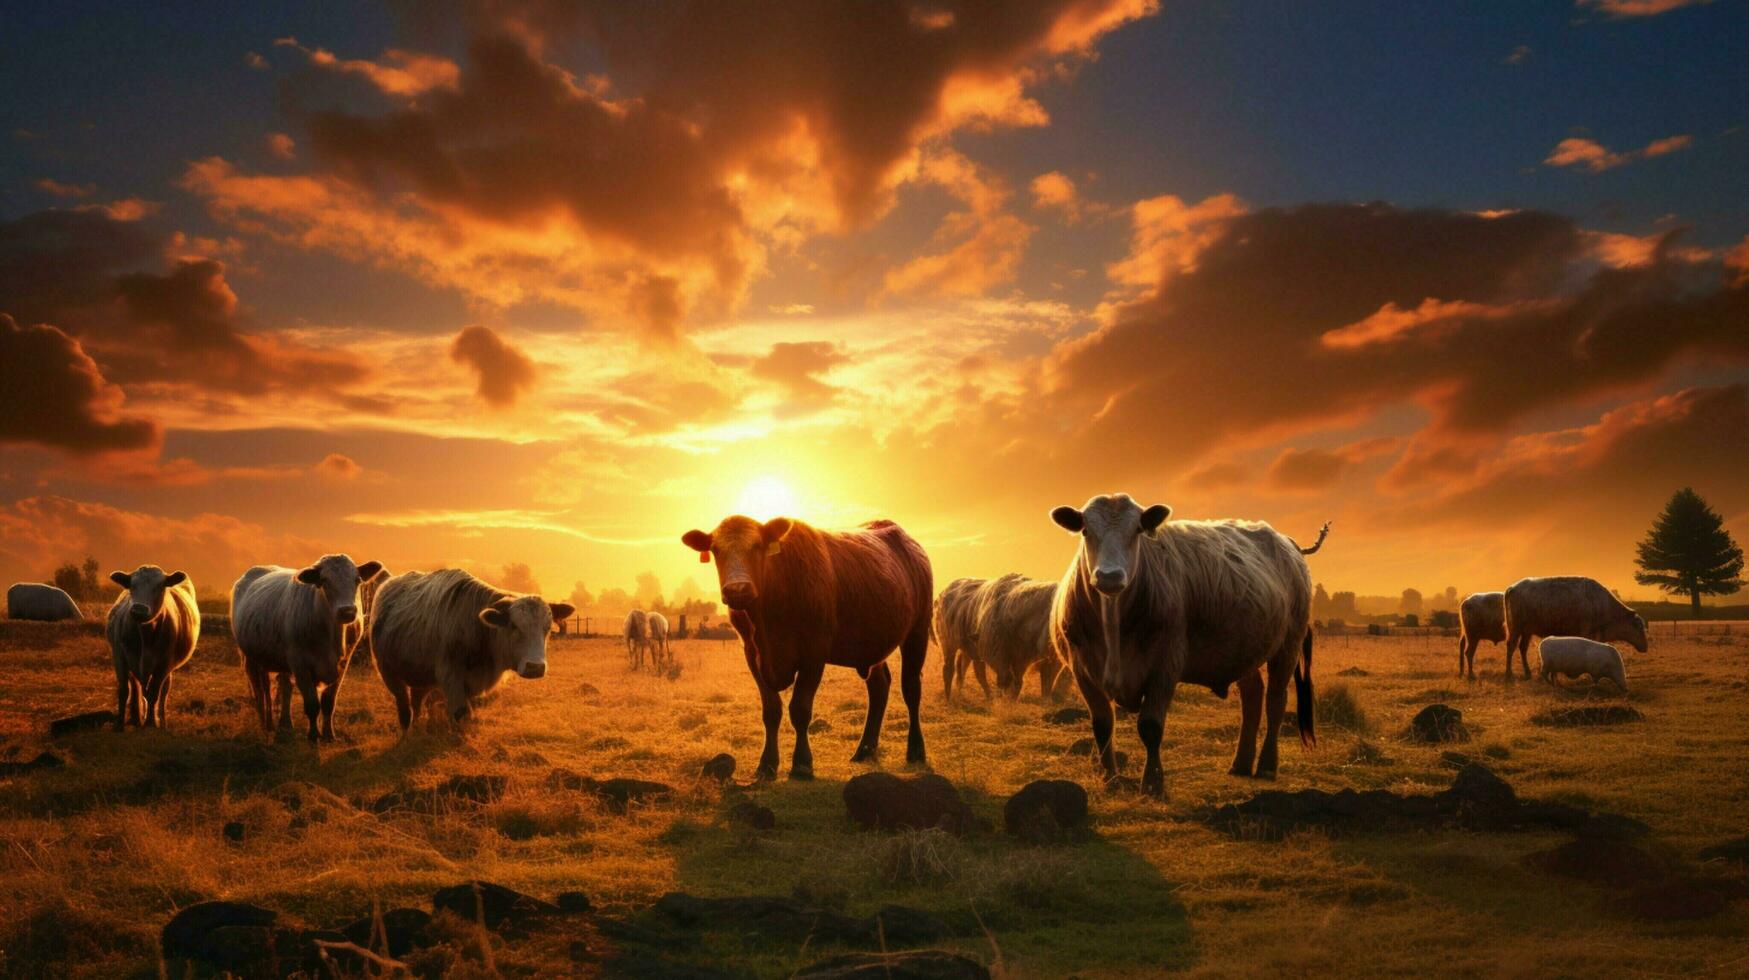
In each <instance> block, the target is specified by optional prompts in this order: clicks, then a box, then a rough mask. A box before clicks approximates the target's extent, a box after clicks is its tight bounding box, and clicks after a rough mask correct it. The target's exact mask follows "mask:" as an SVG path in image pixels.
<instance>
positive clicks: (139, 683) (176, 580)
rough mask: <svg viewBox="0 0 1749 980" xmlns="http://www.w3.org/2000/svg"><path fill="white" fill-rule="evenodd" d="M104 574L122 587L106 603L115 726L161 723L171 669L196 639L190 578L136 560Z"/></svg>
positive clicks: (197, 622)
mask: <svg viewBox="0 0 1749 980" xmlns="http://www.w3.org/2000/svg"><path fill="white" fill-rule="evenodd" d="M109 579H110V581H112V582H114V583H115V584H117V585H119V586H121V587H122V589H123V590H124V591H123V592H122V593H121V594H119V595H117V596H116V597H115V604H114V605H112V606H110V607H109V649H110V653H111V655H112V658H113V659H114V661H115V730H116V731H118V732H119V731H121V730H122V726H123V725H124V724H127V723H132V724H135V725H144V726H145V727H147V728H153V727H157V728H162V727H164V703H165V702H166V701H168V700H170V673H171V671H174V670H175V669H176V668H178V667H181V666H182V665H183V664H185V663H188V659H189V658H190V657H192V656H194V645H195V644H196V643H198V642H199V641H200V606H199V605H197V604H196V602H195V598H194V583H193V582H192V581H190V580H189V578H188V576H187V575H186V574H185V573H183V572H171V573H170V574H168V575H166V574H164V570H163V569H162V568H159V567H158V566H157V565H141V566H140V567H139V568H137V569H135V570H134V571H133V572H132V573H131V574H130V573H128V572H111V573H110V575H109ZM142 699H143V700H144V701H145V706H144V709H143V710H142V708H141V704H140V702H141V700H142Z"/></svg>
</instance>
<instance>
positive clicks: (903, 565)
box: [680, 516, 934, 779]
mask: <svg viewBox="0 0 1749 980" xmlns="http://www.w3.org/2000/svg"><path fill="white" fill-rule="evenodd" d="M680 540H681V541H682V542H684V543H685V544H686V546H687V547H689V548H691V549H693V550H694V551H697V552H698V553H699V555H700V560H701V561H709V560H711V558H713V557H714V558H715V559H716V562H717V580H718V581H719V582H720V583H721V585H722V594H723V604H724V605H726V606H728V607H729V609H730V613H729V622H730V623H732V624H734V627H735V631H736V632H737V633H739V634H741V645H742V648H743V651H744V652H745V654H746V656H747V669H748V670H749V671H751V672H752V674H753V680H754V682H755V683H757V684H758V685H759V701H760V706H761V708H762V709H763V717H764V721H765V750H764V751H763V752H761V753H760V756H759V768H758V769H757V770H756V772H755V776H756V778H759V779H773V778H775V777H776V776H777V729H778V725H779V724H780V723H781V721H782V720H783V702H782V700H781V699H779V697H778V692H780V691H783V690H784V689H786V688H788V687H789V686H790V685H792V684H793V685H795V693H794V694H793V695H791V696H790V703H789V718H790V724H791V725H793V726H795V730H796V748H795V755H794V757H793V758H792V760H791V762H790V778H791V779H812V778H813V776H814V754H813V752H812V750H810V749H809V748H808V722H809V721H810V720H811V719H812V718H813V714H814V692H815V691H816V690H818V689H819V686H820V675H821V674H822V673H823V672H824V671H825V669H826V665H827V664H831V665H833V666H835V667H851V668H854V669H855V670H856V672H857V673H858V674H861V675H862V677H863V679H864V680H865V681H866V682H867V685H868V720H867V721H866V722H865V723H864V725H863V729H862V741H861V742H859V743H858V744H857V746H856V753H855V754H854V755H853V756H851V760H850V761H852V762H864V761H867V760H870V759H872V758H874V756H875V753H876V751H877V750H878V748H879V744H880V737H881V719H882V717H883V716H884V715H885V714H886V711H887V692H888V690H889V689H890V688H891V687H892V683H893V675H892V671H891V670H890V669H889V668H888V667H887V662H886V661H887V657H888V656H889V655H891V654H892V652H893V648H894V647H898V648H899V658H900V659H899V678H900V689H901V690H902V691H903V692H904V695H905V707H906V709H907V710H908V711H909V712H910V715H911V730H910V735H909V739H908V744H907V746H906V752H905V758H906V761H908V762H912V763H921V762H922V761H923V728H922V726H921V725H920V724H919V722H918V718H917V710H918V705H919V702H920V701H921V700H922V697H923V659H924V657H925V656H927V655H928V653H929V618H930V596H931V593H932V592H933V591H934V576H933V574H932V572H931V570H930V567H929V556H928V555H926V554H924V552H923V547H922V546H921V545H919V544H918V543H917V542H916V541H915V540H914V539H912V537H911V536H910V535H909V534H906V533H905V531H904V529H903V528H901V527H899V525H897V524H894V523H893V522H892V521H875V522H873V523H871V524H865V525H863V526H862V527H861V528H858V529H856V530H854V531H821V530H818V529H816V528H813V527H810V526H809V525H807V524H804V523H802V522H801V521H794V520H790V519H789V518H786V517H777V518H773V519H771V520H769V521H766V522H765V523H764V524H760V523H759V522H758V521H755V520H753V519H752V518H750V517H741V516H735V517H727V518H724V519H723V522H722V523H721V524H718V525H717V526H716V530H714V531H711V532H709V533H706V532H704V531H698V530H693V531H688V532H686V534H684V535H682V536H681V539H680Z"/></svg>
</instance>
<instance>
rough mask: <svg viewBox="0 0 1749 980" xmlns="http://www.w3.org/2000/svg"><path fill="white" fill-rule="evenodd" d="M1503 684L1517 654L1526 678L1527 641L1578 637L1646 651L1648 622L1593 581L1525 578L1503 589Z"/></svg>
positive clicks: (1572, 577)
mask: <svg viewBox="0 0 1749 980" xmlns="http://www.w3.org/2000/svg"><path fill="white" fill-rule="evenodd" d="M1505 604H1506V679H1507V680H1511V679H1512V652H1513V651H1514V650H1517V651H1518V660H1519V664H1520V665H1521V666H1522V667H1523V668H1524V676H1525V677H1527V678H1528V677H1529V676H1530V641H1531V639H1532V638H1534V637H1538V636H1582V637H1584V638H1586V639H1588V640H1596V641H1598V642H1599V643H1610V642H1613V641H1616V640H1619V641H1621V642H1623V643H1629V644H1632V645H1633V648H1634V649H1635V650H1638V651H1640V652H1641V653H1645V652H1646V621H1645V619H1643V618H1641V616H1640V614H1639V613H1636V612H1634V611H1633V610H1632V609H1629V608H1628V607H1627V606H1626V605H1624V604H1623V603H1622V601H1621V600H1620V599H1617V598H1616V597H1615V596H1614V595H1612V594H1611V593H1610V591H1609V590H1608V589H1606V588H1604V587H1603V585H1602V583H1600V582H1598V581H1597V580H1596V579H1590V578H1586V577H1584V576H1582V575H1554V576H1549V577H1547V578H1523V579H1519V580H1518V581H1517V582H1514V583H1512V586H1511V587H1510V588H1508V589H1507V590H1506V603H1505Z"/></svg>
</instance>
